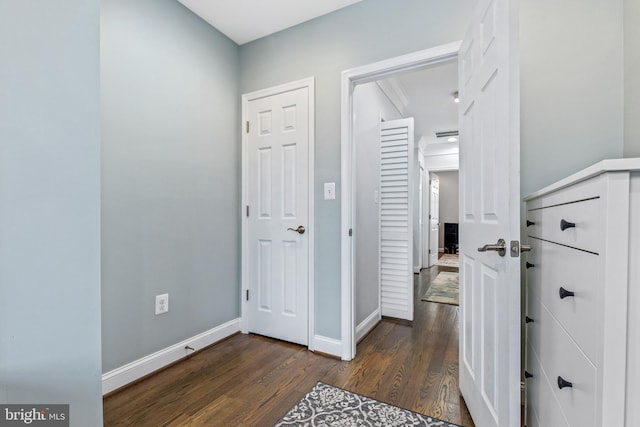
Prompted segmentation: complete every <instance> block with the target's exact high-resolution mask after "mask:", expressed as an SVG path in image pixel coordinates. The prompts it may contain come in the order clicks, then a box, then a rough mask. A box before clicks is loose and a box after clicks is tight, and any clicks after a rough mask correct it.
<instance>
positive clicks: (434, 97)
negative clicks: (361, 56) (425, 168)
mask: <svg viewBox="0 0 640 427" xmlns="http://www.w3.org/2000/svg"><path fill="white" fill-rule="evenodd" d="M378 83H380V84H381V88H382V89H383V91H385V93H387V92H388V90H389V89H388V87H389V86H390V87H392V88H393V89H394V90H395V91H396V92H398V91H400V92H403V93H402V94H401V95H400V96H395V97H396V100H394V99H393V98H394V95H393V94H392V95H391V96H389V94H388V93H387V95H388V96H389V97H390V98H392V102H393V101H395V102H394V103H395V104H396V107H397V108H399V109H401V112H402V113H403V115H404V116H405V117H413V118H414V128H415V135H416V143H417V141H418V140H420V139H421V137H422V141H421V148H422V149H423V151H424V150H425V148H426V145H431V144H443V143H447V138H436V135H435V133H436V132H441V131H451V130H458V105H459V104H456V103H455V102H454V101H453V94H454V92H456V91H457V90H458V63H457V61H451V62H447V63H444V64H438V65H435V66H431V67H429V68H423V69H421V70H418V71H411V72H408V73H405V74H401V75H398V76H395V77H392V78H390V79H386V82H385V81H384V80H383V81H381V82H378ZM385 83H386V84H385ZM389 83H390V84H389ZM393 89H392V90H393ZM398 104H400V105H398ZM456 145H457V144H456Z"/></svg>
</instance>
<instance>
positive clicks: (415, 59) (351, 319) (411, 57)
mask: <svg viewBox="0 0 640 427" xmlns="http://www.w3.org/2000/svg"><path fill="white" fill-rule="evenodd" d="M460 45H461V42H459V41H458V42H454V43H449V44H445V45H442V46H437V47H434V48H431V49H426V50H422V51H419V52H414V53H410V54H408V55H402V56H398V57H395V58H391V59H387V60H385V61H380V62H375V63H373V64H368V65H364V66H361V67H358V68H353V69H351V70H346V71H343V72H342V78H341V79H342V82H341V87H342V96H341V122H342V124H341V165H340V173H341V182H342V196H341V226H340V232H341V236H342V238H341V261H340V272H341V274H340V280H341V301H342V302H341V322H342V324H341V332H342V359H343V360H351V359H353V358H354V357H355V354H356V340H355V339H354V338H355V307H354V303H355V287H354V280H353V268H352V267H353V266H352V259H353V255H354V254H353V245H352V239H351V238H349V229H350V228H352V227H353V225H354V223H355V221H354V217H353V212H354V210H353V196H354V194H353V189H352V182H353V177H352V173H353V170H354V165H353V161H354V158H353V148H354V147H353V121H352V118H353V90H354V88H355V86H356V85H357V84H362V83H368V82H371V81H375V80H380V79H383V78H386V77H390V76H391V75H393V74H394V73H397V72H399V71H407V70H411V69H417V68H420V67H423V66H425V65H433V64H436V63H440V62H445V61H451V60H457V58H458V50H459V49H460Z"/></svg>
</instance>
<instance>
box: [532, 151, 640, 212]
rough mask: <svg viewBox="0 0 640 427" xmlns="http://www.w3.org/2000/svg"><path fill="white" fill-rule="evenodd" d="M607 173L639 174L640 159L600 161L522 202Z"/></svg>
mask: <svg viewBox="0 0 640 427" xmlns="http://www.w3.org/2000/svg"><path fill="white" fill-rule="evenodd" d="M607 172H640V157H637V158H630V159H609V160H602V161H601V162H598V163H596V164H595V165H592V166H589V167H588V168H586V169H582V170H581V171H580V172H576V173H574V174H573V175H570V176H568V177H566V178H564V179H561V180H560V181H557V182H554V183H553V184H551V185H548V186H546V187H544V188H543V189H541V190H538V191H536V192H535V193H531V194H529V195H528V196H526V197H525V198H524V201H525V202H526V201H529V200H531V199H535V198H536V197H540V196H543V195H545V194H548V193H551V192H553V191H557V190H560V189H562V188H565V187H568V186H570V185H573V184H576V183H578V182H580V181H584V180H587V179H589V178H593V177H594V176H598V175H600V174H603V173H607Z"/></svg>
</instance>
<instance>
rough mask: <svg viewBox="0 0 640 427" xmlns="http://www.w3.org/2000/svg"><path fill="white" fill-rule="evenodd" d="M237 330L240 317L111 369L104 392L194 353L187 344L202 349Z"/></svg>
mask: <svg viewBox="0 0 640 427" xmlns="http://www.w3.org/2000/svg"><path fill="white" fill-rule="evenodd" d="M236 332H240V319H239V318H238V319H233V320H230V321H229V322H227V323H223V324H222V325H220V326H217V327H215V328H213V329H210V330H208V331H205V332H203V333H201V334H198V335H196V336H194V337H191V338H188V339H186V340H184V341H181V342H179V343H177V344H174V345H172V346H170V347H167V348H164V349H162V350H160V351H156V352H155V353H153V354H150V355H148V356H145V357H143V358H140V359H138V360H134V361H133V362H131V363H127V364H126V365H124V366H121V367H119V368H116V369H114V370H113V371H109V372H107V373H106V374H103V375H102V394H103V395H105V394H107V393H110V392H112V391H114V390H117V389H119V388H120V387H123V386H125V385H127V384H129V383H131V382H133V381H135V380H138V379H140V378H142V377H144V376H145V375H149V374H150V373H152V372H154V371H157V370H158V369H161V368H164V367H165V366H167V365H170V364H171V363H173V362H176V361H178V360H180V359H182V358H184V357H186V356H188V355H189V354H191V353H193V350H186V349H185V347H186V346H189V347H191V348H193V349H194V350H200V349H201V348H204V347H206V346H208V345H211V344H214V343H216V342H218V341H220V340H222V339H224V338H226V337H228V336H231V335H233V334H235V333H236Z"/></svg>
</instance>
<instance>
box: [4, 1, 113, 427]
mask: <svg viewBox="0 0 640 427" xmlns="http://www.w3.org/2000/svg"><path fill="white" fill-rule="evenodd" d="M99 24H100V22H99V2H98V0H64V1H56V2H48V1H45V2H43V1H27V0H21V1H7V0H1V1H0V40H1V42H0V58H1V59H0V61H1V65H0V236H2V237H1V238H0V403H21V404H38V403H45V404H46V403H68V404H70V411H71V425H72V426H76V427H81V426H98V425H102V399H101V385H100V115H99V96H100V95H99Z"/></svg>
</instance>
